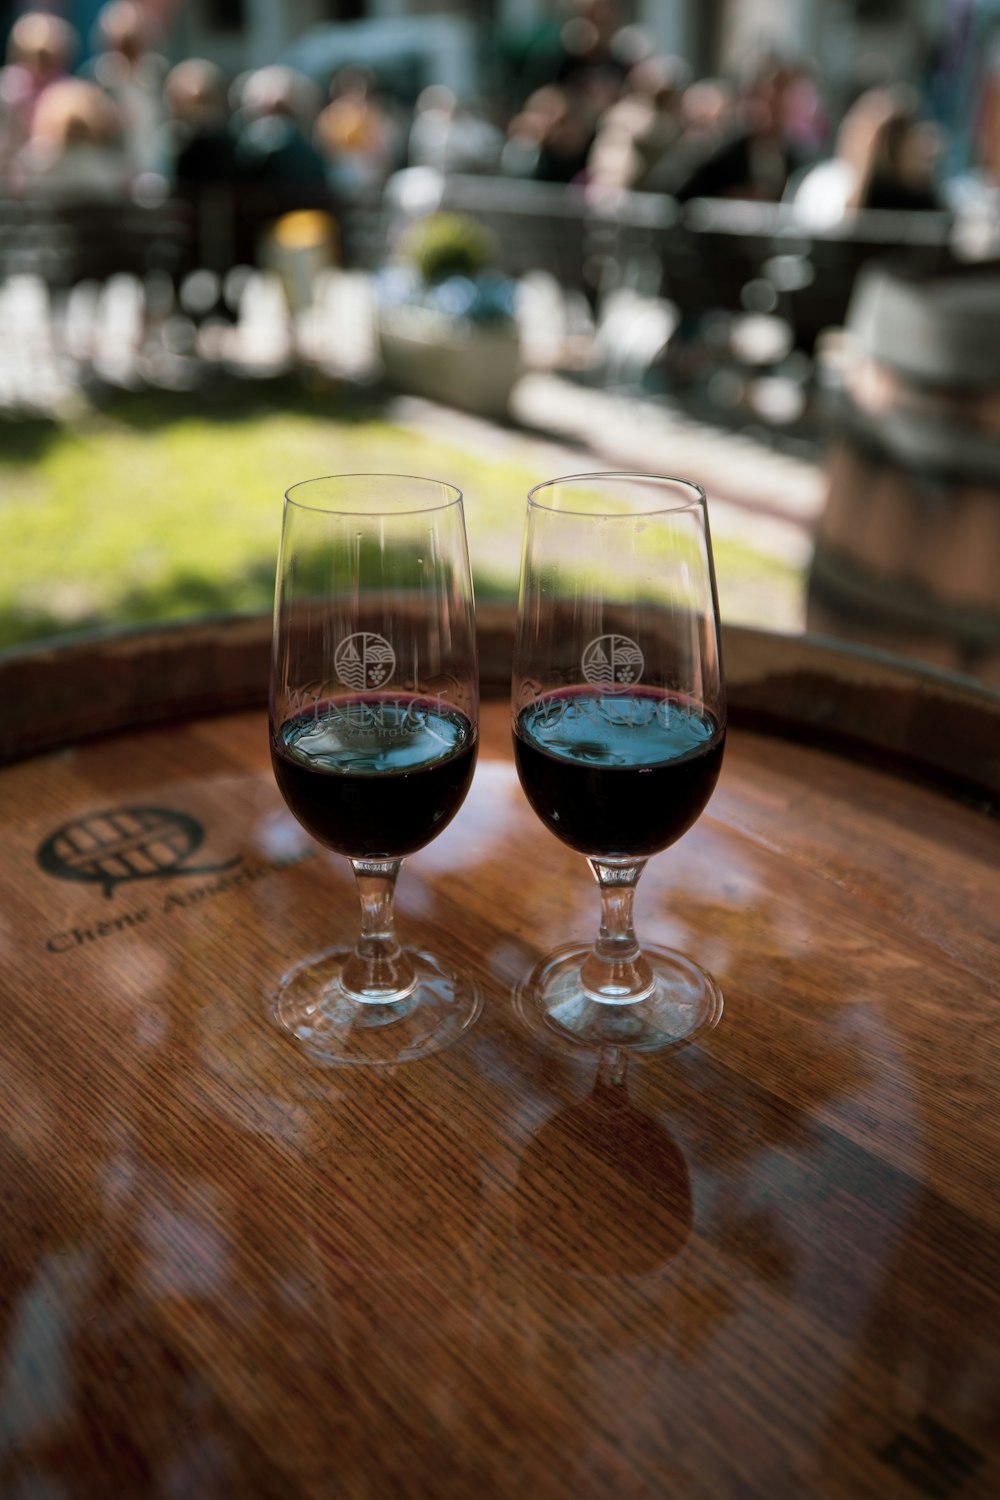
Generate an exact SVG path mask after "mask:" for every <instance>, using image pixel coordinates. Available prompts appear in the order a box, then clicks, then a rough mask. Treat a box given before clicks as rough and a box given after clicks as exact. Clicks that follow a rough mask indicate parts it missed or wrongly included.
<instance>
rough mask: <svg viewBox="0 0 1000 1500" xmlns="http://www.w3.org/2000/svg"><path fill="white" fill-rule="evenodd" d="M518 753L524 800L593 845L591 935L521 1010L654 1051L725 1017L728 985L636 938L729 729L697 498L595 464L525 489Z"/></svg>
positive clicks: (582, 1036) (576, 839) (552, 826)
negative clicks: (595, 931)
mask: <svg viewBox="0 0 1000 1500" xmlns="http://www.w3.org/2000/svg"><path fill="white" fill-rule="evenodd" d="M512 719H513V736H514V759H515V764H516V766H517V771H518V776H519V778H520V781H521V785H522V787H523V789H524V792H525V795H526V797H527V799H528V802H529V803H530V805H531V807H532V808H533V810H534V811H535V813H536V814H537V815H538V817H539V818H540V819H541V821H542V823H543V824H544V825H545V826H546V827H547V828H548V829H549V830H550V831H551V832H552V833H554V834H555V835H556V837H557V838H559V839H561V840H562V841H563V842H564V843H565V844H567V845H568V846H569V847H570V848H572V849H575V850H576V851H577V852H578V853H581V854H584V855H585V856H586V857H587V859H588V861H589V863H590V866H591V869H592V871H593V874H594V875H595V877H596V879H597V881H598V884H599V886H600V890H601V901H602V920H601V930H600V934H599V936H598V939H597V941H596V943H594V944H593V945H590V946H584V947H581V946H579V945H576V944H572V945H567V946H566V947H563V948H560V949H558V950H556V952H555V953H552V954H550V955H548V956H547V957H546V958H544V959H543V960H542V961H541V962H540V963H539V965H538V966H537V967H536V969H535V970H534V971H533V973H532V974H531V976H529V978H528V979H527V980H526V981H525V982H524V984H523V985H521V986H520V988H519V990H518V995H517V1003H518V1007H519V1009H520V1011H521V1014H522V1015H523V1016H524V1017H525V1019H527V1020H528V1021H529V1022H530V1023H532V1024H541V1025H542V1026H544V1027H545V1028H546V1029H547V1030H548V1031H550V1032H554V1033H556V1034H558V1035H560V1036H562V1037H564V1038H566V1039H568V1040H570V1041H574V1042H578V1043H583V1044H585V1045H588V1046H594V1047H603V1046H609V1045H611V1046H626V1047H628V1048H630V1049H631V1050H634V1051H645V1052H653V1051H660V1050H663V1049H665V1048H668V1047H672V1046H676V1045H678V1044H679V1043H680V1042H683V1041H688V1040H690V1039H691V1038H692V1037H693V1036H695V1035H697V1034H698V1033H699V1032H701V1031H703V1030H705V1029H706V1027H709V1026H712V1025H715V1023H716V1022H717V1021H718V1019H719V1016H720V1015H721V1013H722V995H721V992H720V990H719V987H718V985H717V984H716V982H715V980H714V979H713V978H712V977H711V976H710V975H708V974H707V973H705V971H704V970H702V969H701V968H700V967H699V966H698V965H697V964H695V963H694V962H693V961H692V960H691V959H689V958H687V957H686V956H684V955H682V954H679V953H674V952H672V951H671V950H668V949H658V948H649V947H647V948H642V947H640V945H639V943H638V941H637V939H636V936H635V931H634V926H633V916H632V911H633V903H634V895H635V889H636V885H637V883H638V880H639V877H640V875H641V873H642V871H643V869H644V867H645V864H646V861H647V860H648V859H649V857H650V856H651V855H653V854H657V853H659V852H660V851H661V850H663V849H665V848H667V847H668V846H669V845H670V844H672V843H674V842H675V841H676V840H677V839H678V838H680V837H681V835H682V834H684V833H685V832H686V831H687V830H688V829H689V828H690V827H691V826H692V825H693V824H694V822H695V821H696V820H697V819H698V817H699V816H700V815H701V813H702V811H703V810H704V808H705V806H706V804H707V802H708V800H709V798H710V797H711V795H712V791H713V790H714V787H715V784H716V781H717V780H718V776H719V772H720V769H721V766H722V758H723V753H724V747H725V737H726V704H725V683H724V677H723V670H722V656H721V647H720V631H719V614H718V601H717V593H716V586H715V573H714V563H713V558H712V546H711V537H710V532H709V525H708V511H707V502H706V499H705V495H704V491H703V490H701V489H700V488H699V487H698V486H697V485H694V484H691V483H690V482H689V481H686V480H680V479H668V478H660V477H654V476H650V475H642V474H588V475H578V476H573V477H571V478H568V479H561V480H554V481H551V482H549V483H547V484H544V485H539V486H537V487H536V488H535V489H534V490H532V491H531V494H530V495H529V497H528V515H527V521H526V525H525V534H524V545H523V552H522V566H521V584H520V593H519V600H518V619H517V632H516V640H515V648H514V664H513V681H512Z"/></svg>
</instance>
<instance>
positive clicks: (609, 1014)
mask: <svg viewBox="0 0 1000 1500" xmlns="http://www.w3.org/2000/svg"><path fill="white" fill-rule="evenodd" d="M642 951H643V955H644V957H645V958H646V959H647V961H648V962H649V964H650V966H651V968H652V970H653V976H654V988H653V992H652V994H651V995H649V996H648V997H647V998H646V999H645V1000H637V1001H635V1002H634V1003H632V1004H624V1005H623V1004H615V1003H605V1002H602V1001H598V1000H593V999H591V998H590V996H589V995H587V994H586V993H585V992H584V989H583V985H582V983H581V979H580V968H581V965H582V964H583V962H584V959H586V958H587V956H588V954H589V953H590V952H591V949H590V948H589V947H587V946H584V945H582V944H575V943H574V944H572V945H570V946H567V947H563V948H557V949H556V950H555V952H553V953H550V954H548V955H547V957H545V958H543V959H542V960H541V961H540V962H539V963H538V964H536V966H535V968H534V969H533V970H532V972H531V973H530V974H529V975H528V977H527V978H526V979H525V980H523V981H522V983H521V984H520V985H519V986H518V988H517V990H516V991H515V997H514V1004H515V1007H516V1009H517V1012H518V1014H519V1015H520V1017H521V1019H522V1020H523V1021H524V1022H525V1023H526V1024H527V1025H528V1026H529V1027H530V1028H531V1029H532V1030H534V1031H541V1032H543V1033H544V1034H545V1035H547V1036H548V1037H561V1038H562V1039H563V1040H564V1041H568V1042H574V1043H576V1045H577V1046H582V1047H591V1048H595V1049H599V1048H603V1047H622V1048H625V1049H626V1050H627V1051H629V1052H644V1053H645V1052H666V1051H668V1050H669V1049H670V1048H672V1047H680V1046H683V1045H684V1044H685V1043H686V1042H690V1041H693V1040H694V1039H695V1037H697V1036H700V1035H701V1034H702V1033H703V1032H705V1031H709V1030H711V1028H712V1027H713V1026H715V1025H716V1024H717V1023H718V1020H719V1017H720V1016H721V1015H722V991H721V990H720V988H719V986H718V985H717V984H716V982H715V980H714V979H713V978H712V976H711V974H707V973H706V972H705V970H704V969H702V968H700V967H699V966H698V964H696V963H694V962H693V961H692V960H691V959H690V958H686V957H685V956H684V954H683V953H675V952H674V951H673V950H672V949H669V948H646V947H644V948H643V950H642Z"/></svg>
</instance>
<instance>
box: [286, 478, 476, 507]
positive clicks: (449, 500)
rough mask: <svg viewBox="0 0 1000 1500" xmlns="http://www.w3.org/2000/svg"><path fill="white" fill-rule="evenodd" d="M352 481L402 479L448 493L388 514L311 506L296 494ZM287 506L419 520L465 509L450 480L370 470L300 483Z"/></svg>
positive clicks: (292, 488) (288, 495)
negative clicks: (452, 509)
mask: <svg viewBox="0 0 1000 1500" xmlns="http://www.w3.org/2000/svg"><path fill="white" fill-rule="evenodd" d="M349 479H400V480H406V481H407V482H409V483H413V484H421V485H427V486H429V487H433V488H436V489H437V490H439V491H444V492H446V493H445V494H444V495H442V497H441V498H440V499H439V500H437V501H436V502H433V503H428V504H427V505H412V506H408V507H405V508H395V507H394V508H391V509H390V508H386V509H384V510H382V509H378V508H376V507H374V506H365V505H357V504H355V505H351V504H349V503H346V502H345V503H344V504H342V505H330V504H326V505H310V504H308V503H307V502H306V501H305V500H300V499H299V498H298V497H297V495H296V490H308V489H311V488H312V486H314V485H322V484H332V483H339V482H340V481H342V480H349ZM285 503H286V504H287V505H294V506H296V507H297V508H298V509H299V510H312V511H319V512H325V513H326V514H327V515H342V516H415V515H419V514H420V513H421V512H422V511H432V510H448V509H449V508H450V507H451V506H453V505H461V503H462V491H461V490H460V489H459V488H458V487H457V485H454V484H449V483H448V481H447V480H446V479H432V478H430V476H429V475H426V474H399V473H380V472H372V471H370V470H359V471H358V472H356V473H352V474H319V475H316V477H315V478H313V479H299V480H297V481H296V483H295V484H292V485H289V487H288V489H287V490H286V491H285Z"/></svg>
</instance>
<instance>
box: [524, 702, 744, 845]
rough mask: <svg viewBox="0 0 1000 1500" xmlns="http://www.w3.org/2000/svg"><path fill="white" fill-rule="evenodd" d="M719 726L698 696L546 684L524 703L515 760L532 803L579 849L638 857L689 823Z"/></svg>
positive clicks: (702, 800)
mask: <svg viewBox="0 0 1000 1500" xmlns="http://www.w3.org/2000/svg"><path fill="white" fill-rule="evenodd" d="M725 740H726V732H725V728H724V726H722V725H720V724H719V723H718V721H717V720H716V719H715V717H714V716H713V715H712V714H711V713H709V712H708V710H707V709H706V708H704V707H703V706H702V705H701V704H700V703H696V702H694V701H693V700H691V699H687V698H680V697H678V696H677V695H671V694H666V693H659V692H655V691H652V690H650V689H648V688H647V689H641V690H637V691H635V692H630V693H620V694H619V693H616V694H606V695H605V694H600V693H595V692H593V691H592V690H590V689H587V688H570V689H568V690H566V691H565V692H560V693H550V694H547V695H546V696H545V697H543V698H540V699H538V700H537V701H536V702H534V703H531V704H529V705H528V707H527V708H525V709H523V710H522V711H521V714H520V715H519V717H518V719H517V722H516V724H515V727H514V760H515V764H516V766H517V774H518V776H519V777H520V780H521V785H522V787H523V788H524V792H525V795H526V796H527V798H528V801H529V802H530V804H531V806H532V808H533V809H534V811H535V812H536V813H537V815H538V816H539V817H540V818H541V820H542V822H543V823H544V824H545V825H546V827H547V828H549V829H551V831H552V832H553V833H554V834H555V835H556V836H557V837H558V838H560V839H562V840H563V842H564V843H566V844H569V845H570V847H571V848H573V849H578V850H579V851H580V852H581V853H582V854H590V855H604V856H605V857H609V858H610V857H619V858H642V857H644V856H646V855H649V854H655V853H656V852H657V851H658V850H660V849H665V848H666V847H667V845H668V844H672V843H673V842H674V840H675V839H678V838H680V836H681V834H682V833H685V832H686V831H687V829H689V828H690V827H691V825H692V823H694V822H695V820H696V819H697V817H698V815H699V814H700V813H701V811H702V810H703V808H704V807H705V804H706V803H707V802H708V799H709V797H710V796H711V795H712V792H713V790H714V788H715V783H716V781H717V780H718V777H719V771H720V770H721V767H722V754H723V749H724V746H725Z"/></svg>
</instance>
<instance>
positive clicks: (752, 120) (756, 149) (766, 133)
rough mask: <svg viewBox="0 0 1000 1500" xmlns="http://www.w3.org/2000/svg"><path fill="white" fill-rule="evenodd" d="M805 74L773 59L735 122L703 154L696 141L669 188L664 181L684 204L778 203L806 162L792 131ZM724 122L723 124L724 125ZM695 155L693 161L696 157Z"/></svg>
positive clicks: (751, 86) (755, 79) (742, 101)
mask: <svg viewBox="0 0 1000 1500" xmlns="http://www.w3.org/2000/svg"><path fill="white" fill-rule="evenodd" d="M800 77H801V70H799V69H795V68H790V67H788V66H787V65H785V64H783V63H779V62H775V61H773V60H768V61H767V62H765V63H764V64H762V65H761V66H760V67H759V68H758V69H757V70H756V71H755V72H754V74H753V75H752V76H751V78H750V81H749V83H748V85H747V86H746V88H745V89H744V90H743V91H742V93H741V95H740V97H739V99H738V100H737V104H736V107H735V110H734V111H733V112H732V119H731V123H730V122H729V120H726V121H725V124H726V125H728V127H729V128H724V129H723V132H722V134H721V136H720V137H719V138H718V139H717V140H715V141H714V142H713V143H711V144H707V149H706V150H705V151H704V152H703V153H702V154H701V156H700V159H698V156H697V150H696V144H695V140H694V138H693V137H692V136H688V137H687V138H686V144H687V146H688V147H689V152H688V153H686V154H687V156H688V160H687V161H685V159H684V155H683V154H682V155H680V156H678V158H677V161H676V162H675V163H674V166H675V169H676V170H675V171H674V172H673V174H672V176H671V180H670V182H669V184H662V183H658V184H657V185H658V186H659V187H660V189H661V190H663V191H668V192H671V193H672V194H673V195H674V196H675V197H676V198H678V199H680V200H681V201H682V202H684V201H686V200H687V199H689V198H749V199H758V200H763V201H767V202H777V201H778V200H779V199H780V198H781V197H782V195H783V194H784V191H785V188H786V186H787V183H788V179H789V177H790V176H791V175H792V174H793V173H794V172H795V171H797V170H798V169H799V168H800V167H801V166H802V164H803V162H802V157H801V150H802V147H801V145H800V143H798V142H796V140H795V139H794V138H793V136H792V135H790V133H789V109H790V107H791V105H792V104H793V103H794V101H795V90H794V85H796V84H797V83H798V81H799V79H800ZM720 123H721V122H720ZM692 156H693V157H695V159H694V160H691V159H690V158H691V157H692Z"/></svg>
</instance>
